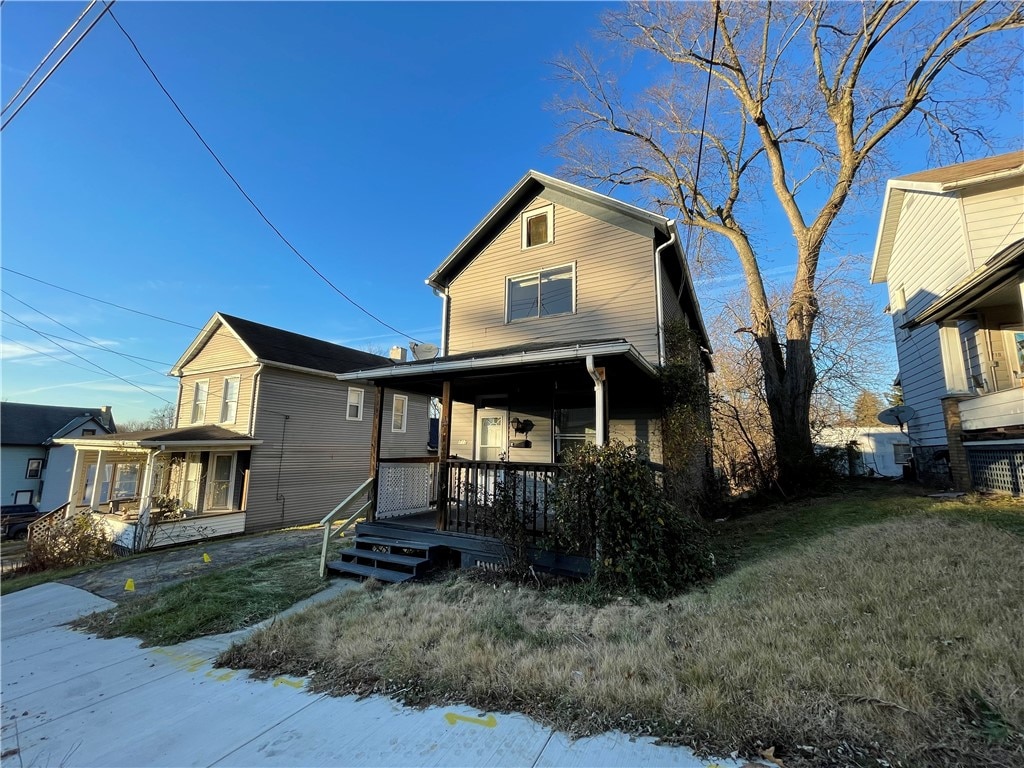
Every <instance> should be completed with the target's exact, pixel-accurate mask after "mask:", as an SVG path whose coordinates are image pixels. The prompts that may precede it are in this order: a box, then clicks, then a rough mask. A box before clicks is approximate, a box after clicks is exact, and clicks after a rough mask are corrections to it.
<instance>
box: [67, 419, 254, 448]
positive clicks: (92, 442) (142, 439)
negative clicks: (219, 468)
mask: <svg viewBox="0 0 1024 768" xmlns="http://www.w3.org/2000/svg"><path fill="white" fill-rule="evenodd" d="M54 442H55V443H59V444H61V445H74V446H76V447H78V448H96V449H105V448H159V449H161V450H174V449H177V450H183V449H185V448H199V449H203V448H246V447H248V446H252V445H260V444H261V443H262V442H263V441H262V440H254V439H253V438H251V437H249V436H248V435H240V434H238V433H237V432H232V431H231V430H229V429H224V427H218V426H215V425H199V426H194V427H177V428H175V429H144V430H141V431H139V432H120V433H115V434H112V435H96V436H91V437H79V438H66V439H62V440H55V441H54Z"/></svg>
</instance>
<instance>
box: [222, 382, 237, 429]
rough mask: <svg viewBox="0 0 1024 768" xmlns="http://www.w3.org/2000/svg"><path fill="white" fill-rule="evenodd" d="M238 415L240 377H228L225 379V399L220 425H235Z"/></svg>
mask: <svg viewBox="0 0 1024 768" xmlns="http://www.w3.org/2000/svg"><path fill="white" fill-rule="evenodd" d="M236 413H238V377H237V376H228V377H227V378H225V379H224V398H223V400H222V401H221V405H220V423H221V424H234V423H235V414H236Z"/></svg>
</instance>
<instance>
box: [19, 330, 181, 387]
mask: <svg viewBox="0 0 1024 768" xmlns="http://www.w3.org/2000/svg"><path fill="white" fill-rule="evenodd" d="M14 322H15V323H17V324H18V327H19V328H27V326H26V325H25V324H24V323H23V322H22V321H14ZM40 333H42V334H43V335H44V336H45V337H46V338H47V339H57V340H58V341H67V342H68V343H69V344H78V345H79V346H83V347H91V348H92V349H98V350H100V351H101V352H114V353H115V354H119V355H121V356H122V357H128V358H130V359H136V360H145V361H146V362H156V364H157V365H158V366H166V367H167V368H170V367H171V364H170V362H164V361H163V360H155V359H151V358H150V357H142V356H140V355H137V354H128V353H127V352H120V351H118V350H116V349H111V348H110V347H104V346H103V345H102V344H89V343H87V342H85V341H79V340H78V339H69V338H68V337H67V336H57V335H56V334H48V333H46V332H44V331H41V332H40ZM148 370H150V371H153V373H155V374H161V375H162V376H166V374H165V373H164V372H163V371H154V370H153V369H148Z"/></svg>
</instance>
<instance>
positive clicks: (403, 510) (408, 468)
mask: <svg viewBox="0 0 1024 768" xmlns="http://www.w3.org/2000/svg"><path fill="white" fill-rule="evenodd" d="M434 466H435V465H433V464H388V463H387V462H381V464H380V467H379V468H378V482H377V511H376V516H377V518H378V519H382V518H388V517H398V516H400V515H405V514H408V513H410V512H422V511H423V510H425V509H427V508H429V506H430V488H431V485H432V483H433V479H434Z"/></svg>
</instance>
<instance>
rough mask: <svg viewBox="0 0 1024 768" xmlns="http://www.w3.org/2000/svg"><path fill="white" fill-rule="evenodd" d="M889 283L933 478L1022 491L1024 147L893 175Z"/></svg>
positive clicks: (925, 474) (882, 259)
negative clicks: (909, 173)
mask: <svg viewBox="0 0 1024 768" xmlns="http://www.w3.org/2000/svg"><path fill="white" fill-rule="evenodd" d="M871 281H872V282H874V283H881V282H884V283H886V284H887V285H888V289H889V312H890V314H891V315H892V319H893V329H894V333H895V337H896V353H897V356H898V358H899V364H900V381H901V384H902V386H903V397H904V401H905V402H906V404H907V405H908V406H910V407H911V408H913V410H914V416H913V418H911V419H910V421H909V423H908V425H907V427H908V434H909V437H910V441H911V446H912V450H913V455H914V462H915V466H916V469H917V471H918V473H919V476H920V477H921V479H922V480H925V481H926V482H931V483H935V484H940V485H955V486H958V487H962V488H967V487H972V486H973V487H977V488H981V489H989V490H996V491H1005V492H1009V493H1014V494H1018V495H1019V494H1021V492H1022V489H1024V151H1018V152H1012V153H1009V154H1005V155H999V156H997V157H989V158H984V159H981V160H974V161H970V162H966V163H960V164H958V165H952V166H948V167H944V168H936V169H933V170H928V171H923V172H921V173H915V174H911V175H909V176H903V177H900V178H897V179H892V180H891V181H889V183H888V186H887V188H886V193H885V199H884V203H883V208H882V216H881V223H880V226H879V232H878V240H877V244H876V248H875V254H874V260H873V263H872V267H871Z"/></svg>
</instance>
